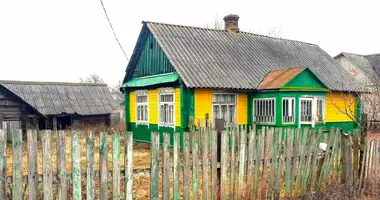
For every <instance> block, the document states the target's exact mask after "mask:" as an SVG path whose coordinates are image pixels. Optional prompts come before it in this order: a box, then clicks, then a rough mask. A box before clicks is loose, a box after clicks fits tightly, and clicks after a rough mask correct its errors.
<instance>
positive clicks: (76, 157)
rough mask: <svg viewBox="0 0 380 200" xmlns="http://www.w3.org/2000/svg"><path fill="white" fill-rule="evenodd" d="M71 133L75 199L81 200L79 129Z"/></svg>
mask: <svg viewBox="0 0 380 200" xmlns="http://www.w3.org/2000/svg"><path fill="white" fill-rule="evenodd" d="M71 134H72V135H71V160H72V168H71V169H72V176H73V181H72V182H73V199H78V200H80V199H81V198H82V182H81V169H80V157H81V155H80V133H79V132H78V131H72V132H71Z"/></svg>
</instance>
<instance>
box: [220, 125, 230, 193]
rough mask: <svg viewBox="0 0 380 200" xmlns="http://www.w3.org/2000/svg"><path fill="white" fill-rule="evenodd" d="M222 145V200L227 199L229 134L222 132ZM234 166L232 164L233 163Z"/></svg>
mask: <svg viewBox="0 0 380 200" xmlns="http://www.w3.org/2000/svg"><path fill="white" fill-rule="evenodd" d="M221 136H222V138H221V140H222V145H221V177H220V199H221V200H226V199H227V190H226V189H227V188H226V187H227V182H226V179H227V159H228V132H226V131H223V132H222V135H221ZM231 165H232V163H231Z"/></svg>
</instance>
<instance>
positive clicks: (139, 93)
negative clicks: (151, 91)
mask: <svg viewBox="0 0 380 200" xmlns="http://www.w3.org/2000/svg"><path fill="white" fill-rule="evenodd" d="M139 96H146V102H144V103H141V102H138V101H137V98H138V97H139ZM139 106H146V107H147V116H146V121H143V120H138V107H139ZM135 109H136V112H135V114H136V116H135V117H136V126H137V125H148V126H149V97H148V92H147V90H136V107H135Z"/></svg>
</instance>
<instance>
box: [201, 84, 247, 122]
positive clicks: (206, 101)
mask: <svg viewBox="0 0 380 200" xmlns="http://www.w3.org/2000/svg"><path fill="white" fill-rule="evenodd" d="M212 93H213V91H212V90H211V89H195V91H194V115H195V116H194V117H195V120H198V119H204V118H205V115H206V113H209V116H210V118H212ZM247 109H248V95H247V94H245V93H237V108H236V112H237V113H236V114H237V115H236V116H237V122H238V124H247V121H248V119H247V113H248V112H247Z"/></svg>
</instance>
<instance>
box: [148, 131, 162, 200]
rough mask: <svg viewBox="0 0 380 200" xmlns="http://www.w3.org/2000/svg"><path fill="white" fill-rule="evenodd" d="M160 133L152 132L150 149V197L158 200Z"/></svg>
mask: <svg viewBox="0 0 380 200" xmlns="http://www.w3.org/2000/svg"><path fill="white" fill-rule="evenodd" d="M159 150H160V135H159V133H157V132H153V133H151V149H150V158H151V161H150V169H151V171H150V199H152V200H158V181H159V170H160V169H159V160H158V157H159V154H160V152H159Z"/></svg>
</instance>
